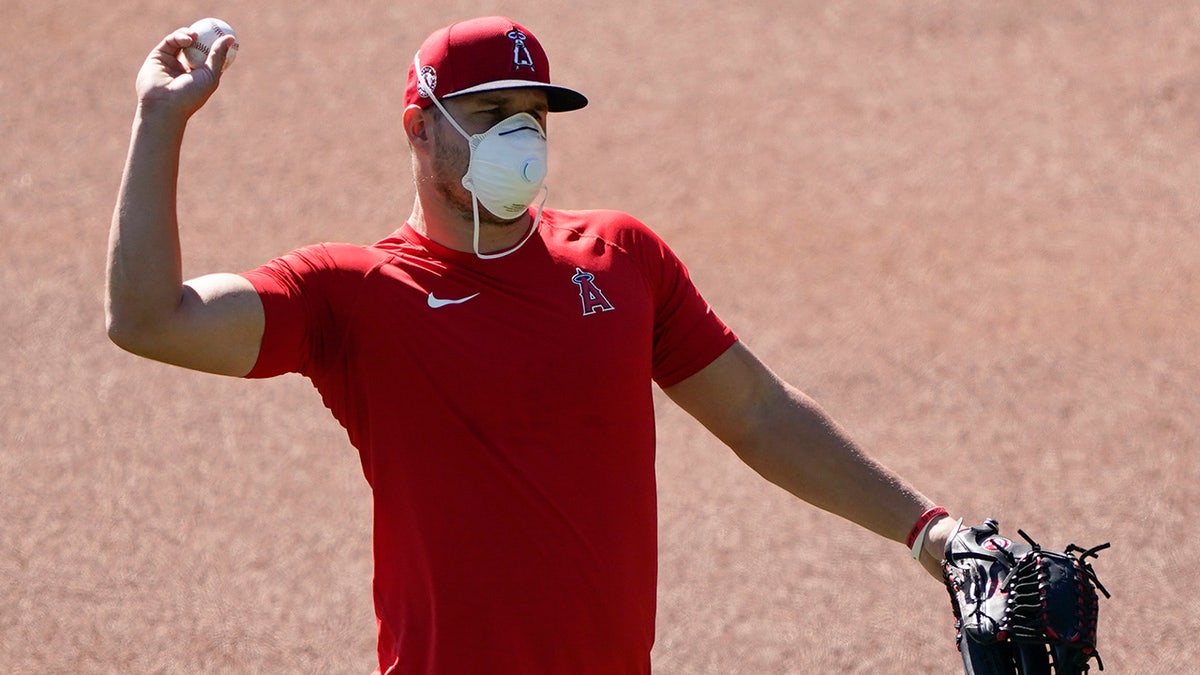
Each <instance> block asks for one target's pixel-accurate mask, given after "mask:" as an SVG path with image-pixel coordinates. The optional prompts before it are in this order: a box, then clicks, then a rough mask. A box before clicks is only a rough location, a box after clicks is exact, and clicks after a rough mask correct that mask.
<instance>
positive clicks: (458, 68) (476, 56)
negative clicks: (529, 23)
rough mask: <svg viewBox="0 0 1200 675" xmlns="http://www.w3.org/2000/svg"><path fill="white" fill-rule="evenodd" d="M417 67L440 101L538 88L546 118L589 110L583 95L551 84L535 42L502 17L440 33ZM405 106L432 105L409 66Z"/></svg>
mask: <svg viewBox="0 0 1200 675" xmlns="http://www.w3.org/2000/svg"><path fill="white" fill-rule="evenodd" d="M415 62H419V63H420V68H421V73H420V74H421V79H422V80H423V81H424V83H425V84H426V85H427V86H428V87H430V88H432V89H433V95H434V96H437V97H438V99H446V98H453V97H455V96H462V95H465V94H474V93H478V92H482V91H494V90H497V89H515V88H520V87H536V88H538V89H541V90H543V91H545V92H546V98H547V102H548V104H549V108H550V112H566V111H568V110H577V109H579V108H582V107H584V106H585V105H587V97H586V96H584V95H583V94H581V93H579V92H577V91H575V90H574V89H570V88H567V87H563V86H561V85H557V84H553V83H552V82H551V81H550V60H549V58H547V56H546V51H545V50H544V49H542V45H541V43H540V42H539V41H538V39H537V37H536V36H534V34H533V32H532V31H530V30H529V29H528V28H526V27H524V26H522V25H521V24H519V23H517V22H515V21H513V20H512V19H509V18H506V17H502V16H487V17H480V18H477V19H470V20H468V21H460V22H458V23H453V24H450V25H449V26H446V27H444V28H440V29H438V30H436V31H434V32H433V33H431V34H430V35H429V37H427V38H426V39H425V42H423V43H422V44H421V48H420V50H419V51H418V52H417V58H416V60H415ZM404 103H405V105H416V106H420V107H422V108H424V107H427V106H429V105H431V104H432V101H431V100H430V98H429V95H428V92H426V91H425V87H423V86H421V82H419V81H418V78H417V71H416V68H415V67H414V66H413V65H410V66H409V68H408V83H407V86H406V87H405V92H404Z"/></svg>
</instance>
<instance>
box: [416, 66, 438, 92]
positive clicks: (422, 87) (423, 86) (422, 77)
mask: <svg viewBox="0 0 1200 675" xmlns="http://www.w3.org/2000/svg"><path fill="white" fill-rule="evenodd" d="M434 89H437V71H436V70H434V68H433V66H425V67H423V68H421V72H420V74H419V75H417V94H418V95H420V97H421V98H429V95H430V93H431V92H432V91H433V90H434Z"/></svg>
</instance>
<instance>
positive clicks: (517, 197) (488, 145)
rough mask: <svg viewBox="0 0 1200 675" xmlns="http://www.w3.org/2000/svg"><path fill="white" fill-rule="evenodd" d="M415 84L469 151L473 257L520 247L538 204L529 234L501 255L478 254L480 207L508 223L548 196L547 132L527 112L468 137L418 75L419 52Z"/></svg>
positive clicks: (467, 179) (466, 179)
mask: <svg viewBox="0 0 1200 675" xmlns="http://www.w3.org/2000/svg"><path fill="white" fill-rule="evenodd" d="M414 63H415V67H416V72H417V73H418V76H417V77H418V82H419V85H418V86H420V87H421V88H422V89H423V90H424V91H425V92H426V93H428V95H429V98H430V100H432V101H433V103H434V105H436V106H437V107H438V110H440V111H441V112H442V114H443V115H444V116H445V117H446V119H447V120H449V121H450V125H451V126H453V127H454V130H455V131H457V132H458V133H459V134H460V135H462V137H463V138H465V139H467V144H468V146H469V147H470V150H471V159H470V162H469V164H468V165H467V172H466V173H465V174H464V175H463V177H462V185H463V187H464V188H466V189H467V190H469V191H470V193H471V207H472V212H473V215H474V220H475V230H474V234H473V237H472V241H471V245H472V248H473V249H474V251H475V255H476V256H477V257H479V258H482V259H485V260H486V259H491V258H502V257H504V256H506V255H508V254H510V253H513V252H515V251H516V250H517V249H519V248H521V246H523V245H524V244H525V242H527V241H529V238H530V237H532V236H533V233H534V232H536V231H537V227H538V223H539V222H541V220H542V208H541V204H543V203H545V201H546V198H545V196H543V197H542V201H541V203H539V204H538V210H537V217H536V218H534V220H533V223H531V224H530V226H529V231H528V232H526V233H525V237H524V238H523V239H521V241H520V242H518V243H517V245H516V246H513V247H512V248H510V249H508V250H507V251H502V252H500V253H480V252H479V205H480V204H483V207H484V208H485V209H487V210H488V211H489V212H491V213H492V215H494V216H496V217H498V218H504V219H506V220H511V219H514V218H517V217H519V216H520V215H521V214H522V213H524V212H525V210H526V209H528V208H529V205H530V204H532V203H533V200H534V199H536V198H537V196H538V193H544V192H547V189H546V184H545V182H544V181H545V178H546V156H547V152H546V132H545V131H544V130H543V129H542V125H541V124H539V123H538V121H537V119H535V118H534V117H533V115H530V114H529V113H517V114H516V115H513V116H512V117H509V118H507V119H505V120H502V121H500V122H498V123H497V124H495V125H494V126H493V127H492V128H491V129H488V130H487V131H486V132H484V133H482V134H468V133H467V132H466V131H465V130H464V129H463V128H462V126H460V125H459V123H458V121H457V120H455V119H454V116H453V115H451V114H450V111H448V110H446V108H445V106H443V105H442V102H441V101H439V100H438V99H437V97H436V96H434V95H433V87H430V86H429V84H428V82H426V81H425V76H424V74H423V73H422V71H421V60H420V54H418V55H417V56H416V57H415V58H414Z"/></svg>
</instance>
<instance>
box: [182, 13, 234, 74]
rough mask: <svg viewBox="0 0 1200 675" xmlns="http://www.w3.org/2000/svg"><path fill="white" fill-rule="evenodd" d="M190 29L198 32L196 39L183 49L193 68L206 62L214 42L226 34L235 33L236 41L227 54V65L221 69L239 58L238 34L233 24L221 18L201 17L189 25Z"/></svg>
mask: <svg viewBox="0 0 1200 675" xmlns="http://www.w3.org/2000/svg"><path fill="white" fill-rule="evenodd" d="M188 31H190V32H192V33H195V34H196V41H195V42H194V43H192V46H191V47H188V48H187V49H185V50H183V55H184V58H186V59H187V62H188V65H189V66H191V68H192V69H193V70H194V69H196V68H201V67H203V66H204V62H205V61H206V60H207V59H208V53H209V52H210V51H212V46H213V43H215V42H216V41H217V40H219V39H220V38H221V37H223V36H225V35H233V37H234V40H235V42H234V43H233V46H232V47H230V48H229V51H228V52H227V53H226V54H225V66H224V67H223V68H221V70H225V68H228V67H229V66H232V65H233V61H234V59H236V58H237V53H238V43H237V42H236V40H237V34H235V33H234V32H233V27H232V26H230V25H229V24H227V23H225V22H224V21H222V20H220V19H200V20H199V21H197V22H196V23H194V24H192V25H191V26H188Z"/></svg>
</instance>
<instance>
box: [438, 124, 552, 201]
mask: <svg viewBox="0 0 1200 675" xmlns="http://www.w3.org/2000/svg"><path fill="white" fill-rule="evenodd" d="M454 127H455V128H456V129H458V124H455V125H454ZM458 131H459V133H462V129H458ZM463 136H466V138H467V141H468V142H469V143H470V146H471V163H470V165H469V166H468V167H467V173H466V175H464V176H463V179H462V184H463V187H465V188H466V189H468V190H470V191H471V194H473V195H475V198H476V199H478V200H479V203H480V204H483V207H484V208H485V209H487V210H488V211H491V212H492V214H493V215H495V216H497V217H499V218H505V219H509V220H511V219H513V218H516V217H517V216H519V215H521V214H522V213H524V212H525V210H526V209H528V208H529V205H530V204H532V203H533V200H534V198H535V197H537V195H538V193H539V192H541V191H542V186H543V182H542V181H543V180H545V178H546V134H545V132H544V131H542V125H540V124H538V121H537V120H536V119H534V117H533V115H530V114H529V113H517V114H516V115H513V116H512V117H509V118H508V119H506V120H504V121H502V122H500V123H498V124H496V126H494V127H492V128H491V129H488V130H487V132H486V133H482V134H475V135H474V136H467V135H466V134H465V133H464V134H463Z"/></svg>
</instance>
